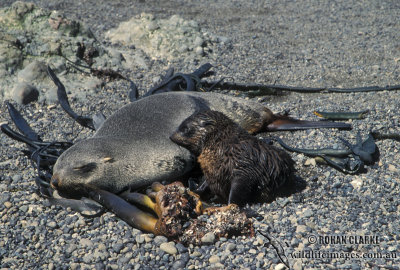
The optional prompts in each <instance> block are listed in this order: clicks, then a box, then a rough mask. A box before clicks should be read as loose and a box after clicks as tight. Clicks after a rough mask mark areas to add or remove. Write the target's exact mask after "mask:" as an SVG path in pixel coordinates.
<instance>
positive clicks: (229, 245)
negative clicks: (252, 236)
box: [225, 243, 236, 251]
mask: <svg viewBox="0 0 400 270" xmlns="http://www.w3.org/2000/svg"><path fill="white" fill-rule="evenodd" d="M235 248H236V244H234V243H228V244H227V245H226V248H225V249H226V250H229V251H233V250H235Z"/></svg>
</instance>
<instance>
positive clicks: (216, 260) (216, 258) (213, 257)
mask: <svg viewBox="0 0 400 270" xmlns="http://www.w3.org/2000/svg"><path fill="white" fill-rule="evenodd" d="M208 261H209V262H210V263H219V262H220V258H219V257H218V256H217V255H211V257H210V259H209V260H208Z"/></svg>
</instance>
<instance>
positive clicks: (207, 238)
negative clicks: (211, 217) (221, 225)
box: [201, 232, 215, 244]
mask: <svg viewBox="0 0 400 270" xmlns="http://www.w3.org/2000/svg"><path fill="white" fill-rule="evenodd" d="M214 241H215V235H214V234H213V233H212V232H209V233H206V234H205V235H204V236H203V237H202V238H201V242H202V243H203V244H213V243H214Z"/></svg>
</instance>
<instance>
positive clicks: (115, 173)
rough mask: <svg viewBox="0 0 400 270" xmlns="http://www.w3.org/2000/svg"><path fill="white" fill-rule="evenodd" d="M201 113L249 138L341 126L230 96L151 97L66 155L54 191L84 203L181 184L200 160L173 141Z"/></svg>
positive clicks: (60, 160)
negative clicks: (88, 191) (90, 195)
mask: <svg viewBox="0 0 400 270" xmlns="http://www.w3.org/2000/svg"><path fill="white" fill-rule="evenodd" d="M201 110H218V111H220V112H222V113H224V114H225V115H226V116H227V117H229V118H230V119H231V120H233V121H235V122H236V123H237V124H238V125H239V126H241V127H242V128H243V129H245V130H246V131H248V132H250V133H257V132H261V131H266V130H268V129H277V123H278V124H283V125H281V126H283V127H284V128H285V129H286V128H288V125H292V126H291V127H294V128H295V129H296V127H299V128H304V125H308V126H309V127H308V128H310V127H311V128H313V127H314V128H315V127H321V125H322V126H323V127H338V126H337V125H338V123H329V122H326V121H324V122H307V121H298V120H293V119H288V118H287V117H285V116H283V117H279V116H277V115H274V114H273V113H272V112H271V111H270V110H269V109H268V108H266V107H265V106H264V105H262V104H261V103H258V102H254V101H249V100H245V99H241V98H236V97H232V96H229V95H223V94H217V93H201V92H168V93H162V94H157V95H152V96H148V97H145V98H143V99H140V100H138V101H135V102H132V103H130V104H128V105H126V106H124V107H122V108H121V109H119V110H118V111H116V112H115V113H114V114H113V115H111V116H110V117H109V118H108V119H106V120H105V121H104V123H103V124H102V126H101V127H100V128H99V129H98V130H97V131H96V133H95V134H94V136H93V137H91V138H88V139H86V140H82V141H79V142H77V143H75V144H74V145H73V146H72V147H70V148H69V149H68V150H67V151H65V152H64V153H63V154H62V155H61V156H60V157H59V158H58V160H57V163H56V164H55V166H54V169H53V178H52V180H51V185H52V187H53V188H55V189H57V190H58V191H59V192H60V193H61V194H62V195H64V196H68V197H80V196H81V195H83V194H82V190H84V189H82V185H89V186H92V187H96V188H99V189H104V190H107V191H110V192H113V193H118V192H120V191H122V190H124V189H126V188H128V187H131V188H133V189H137V188H140V187H143V186H147V185H150V184H151V183H153V182H155V181H173V180H180V179H182V177H184V176H185V174H186V173H188V172H189V171H190V170H191V169H192V168H193V167H194V164H195V160H194V158H193V156H192V155H191V153H190V152H189V151H188V150H187V149H185V148H183V147H180V146H178V145H176V144H175V143H173V142H172V141H171V140H170V139H169V137H170V135H171V134H172V133H173V132H174V131H175V130H176V129H177V128H178V127H179V125H180V124H181V123H182V122H183V120H185V119H186V118H187V117H189V116H190V115H192V114H193V113H194V112H196V111H201ZM288 123H289V124H288ZM316 123H317V125H316ZM278 128H279V126H278Z"/></svg>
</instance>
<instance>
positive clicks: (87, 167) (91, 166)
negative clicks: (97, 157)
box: [74, 162, 97, 173]
mask: <svg viewBox="0 0 400 270" xmlns="http://www.w3.org/2000/svg"><path fill="white" fill-rule="evenodd" d="M96 167H97V165H96V163H94V162H91V163H88V164H85V165H82V166H79V167H75V168H74V171H79V172H81V173H90V172H92V171H94V170H95V169H96Z"/></svg>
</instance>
